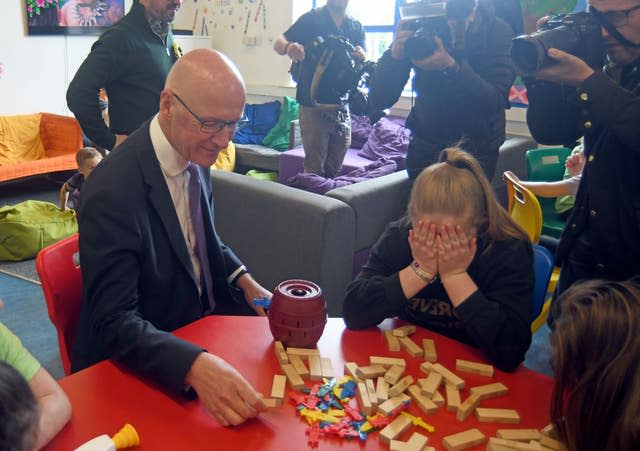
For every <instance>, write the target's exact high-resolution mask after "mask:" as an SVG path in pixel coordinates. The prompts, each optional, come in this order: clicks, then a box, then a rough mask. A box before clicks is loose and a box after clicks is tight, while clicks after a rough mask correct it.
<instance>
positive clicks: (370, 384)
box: [364, 379, 379, 410]
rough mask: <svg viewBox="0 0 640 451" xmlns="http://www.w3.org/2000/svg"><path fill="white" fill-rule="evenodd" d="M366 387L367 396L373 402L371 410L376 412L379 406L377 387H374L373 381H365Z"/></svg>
mask: <svg viewBox="0 0 640 451" xmlns="http://www.w3.org/2000/svg"><path fill="white" fill-rule="evenodd" d="M364 385H365V387H367V396H369V401H370V402H371V409H372V410H375V409H376V407H377V406H378V403H379V401H378V395H376V387H375V385H373V379H367V380H365V381H364Z"/></svg>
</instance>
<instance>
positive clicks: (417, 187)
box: [409, 147, 529, 241]
mask: <svg viewBox="0 0 640 451" xmlns="http://www.w3.org/2000/svg"><path fill="white" fill-rule="evenodd" d="M429 213H431V214H433V213H438V214H446V215H450V216H454V217H457V218H463V220H464V221H465V223H466V224H468V225H470V226H472V227H475V228H476V230H477V233H478V235H484V234H487V235H488V236H489V238H491V240H493V241H502V240H506V239H509V238H515V239H519V240H524V241H528V240H529V237H528V236H527V234H526V233H525V231H524V230H523V229H522V228H520V226H518V225H517V224H516V223H515V222H514V221H513V220H512V219H511V218H510V217H509V214H508V213H507V212H506V210H505V209H504V208H502V207H501V206H500V205H499V204H498V202H497V201H496V198H495V196H494V194H493V188H492V187H491V184H490V183H489V180H487V177H486V176H485V175H484V171H483V170H482V168H481V167H480V164H478V162H477V161H476V159H475V158H473V156H471V155H470V154H469V153H467V152H465V151H464V150H462V149H460V148H458V147H449V148H447V149H444V150H443V151H442V152H441V153H440V158H439V162H438V163H435V164H432V165H431V166H429V167H427V168H425V169H424V170H423V171H422V172H421V173H420V175H419V176H418V178H417V179H416V181H415V182H414V184H413V188H412V189H411V197H410V198H409V216H410V218H411V220H412V221H414V222H415V220H416V219H417V218H418V217H419V216H420V215H422V214H429Z"/></svg>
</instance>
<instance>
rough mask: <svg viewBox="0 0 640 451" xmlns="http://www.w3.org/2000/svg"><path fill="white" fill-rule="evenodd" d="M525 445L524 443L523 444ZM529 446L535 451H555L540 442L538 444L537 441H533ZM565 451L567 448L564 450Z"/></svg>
mask: <svg viewBox="0 0 640 451" xmlns="http://www.w3.org/2000/svg"><path fill="white" fill-rule="evenodd" d="M521 443H524V442H521ZM529 446H531V449H532V450H535V451H553V450H552V449H551V448H547V447H546V446H542V444H541V443H540V442H537V441H535V440H531V441H530V442H529ZM562 449H563V450H564V449H566V448H562Z"/></svg>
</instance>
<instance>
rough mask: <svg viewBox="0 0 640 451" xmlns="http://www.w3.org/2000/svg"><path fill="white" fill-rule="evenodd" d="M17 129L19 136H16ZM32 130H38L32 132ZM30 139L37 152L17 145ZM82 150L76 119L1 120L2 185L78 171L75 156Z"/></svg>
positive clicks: (43, 115) (32, 117) (26, 117)
mask: <svg viewBox="0 0 640 451" xmlns="http://www.w3.org/2000/svg"><path fill="white" fill-rule="evenodd" d="M37 118H39V126H38V121H37ZM34 124H35V125H34ZM16 127H18V128H20V133H15V132H16V130H15V129H16ZM33 127H38V128H37V129H31V130H30V128H33ZM27 135H28V136H29V138H30V140H31V141H32V142H31V144H32V146H33V148H34V149H35V150H33V151H30V152H25V151H24V149H20V147H21V144H22V143H20V142H18V143H16V139H17V140H19V137H20V136H27ZM81 147H82V131H81V130H80V124H78V121H76V119H75V118H73V117H67V116H61V115H58V114H51V113H36V114H28V115H21V116H0V182H5V181H9V180H16V179H20V178H23V177H28V176H32V175H39V174H47V173H50V172H57V171H69V170H74V169H77V166H76V160H75V154H76V152H77V151H78V150H79V149H80V148H81ZM43 150H44V151H43Z"/></svg>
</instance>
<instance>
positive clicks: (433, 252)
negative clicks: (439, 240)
mask: <svg viewBox="0 0 640 451" xmlns="http://www.w3.org/2000/svg"><path fill="white" fill-rule="evenodd" d="M409 247H410V248H411V256H412V257H413V259H414V260H415V261H416V262H418V264H419V265H420V269H422V270H423V271H424V272H426V273H427V274H429V275H430V276H432V277H433V276H435V275H436V274H437V273H438V259H437V249H436V225H435V224H433V223H431V222H429V221H427V222H423V221H418V225H417V226H416V227H414V228H413V229H411V230H409Z"/></svg>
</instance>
